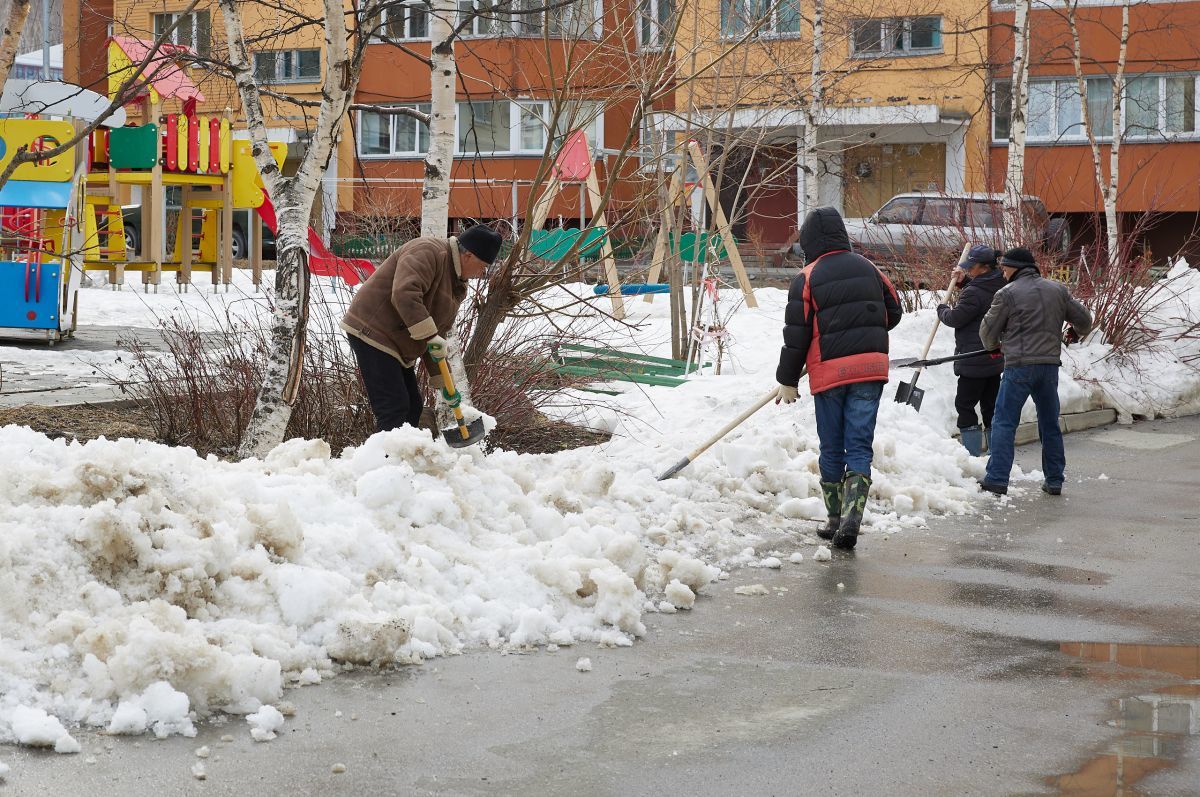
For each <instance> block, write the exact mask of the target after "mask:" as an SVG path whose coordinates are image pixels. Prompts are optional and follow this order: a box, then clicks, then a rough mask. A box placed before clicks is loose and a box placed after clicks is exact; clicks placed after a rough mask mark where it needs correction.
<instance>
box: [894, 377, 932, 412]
mask: <svg viewBox="0 0 1200 797" xmlns="http://www.w3.org/2000/svg"><path fill="white" fill-rule="evenodd" d="M924 398H925V390H924V388H919V387H916V386H915V385H912V384H910V383H908V382H901V383H900V384H899V385H897V386H896V403H897V404H907V405H909V406H910V407H912V408H913V409H914V410H916V411H917V412H920V411H921V401H922V400H923V399H924Z"/></svg>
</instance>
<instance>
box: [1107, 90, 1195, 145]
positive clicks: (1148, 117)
mask: <svg viewBox="0 0 1200 797" xmlns="http://www.w3.org/2000/svg"><path fill="white" fill-rule="evenodd" d="M1124 105H1125V108H1124V112H1125V134H1126V135H1128V136H1131V137H1141V138H1161V137H1164V136H1173V135H1179V134H1185V133H1195V132H1196V76H1195V75H1140V76H1138V77H1131V78H1129V79H1128V80H1127V81H1126V84H1125V103H1124Z"/></svg>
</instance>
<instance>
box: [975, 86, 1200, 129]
mask: <svg viewBox="0 0 1200 797" xmlns="http://www.w3.org/2000/svg"><path fill="white" fill-rule="evenodd" d="M1196 84H1197V80H1196V75H1131V76H1129V77H1127V78H1126V82H1125V99H1124V101H1123V103H1122V111H1121V120H1120V122H1121V125H1120V129H1121V131H1123V135H1124V136H1127V137H1130V138H1167V137H1172V136H1180V135H1191V134H1194V133H1196V131H1197V119H1196V105H1197V102H1196V99H1197V98H1196ZM1086 85H1087V109H1088V117H1089V118H1090V119H1091V123H1092V130H1093V133H1094V135H1095V136H1096V137H1097V138H1100V139H1107V138H1112V136H1113V106H1112V81H1111V80H1110V79H1109V78H1107V77H1097V78H1087V81H1086ZM1011 91H1012V89H1011V87H1010V84H1009V83H1007V82H1001V83H997V84H996V85H995V100H994V103H993V126H992V134H993V136H994V137H995V139H996V140H1000V141H1003V140H1005V139H1007V138H1008V136H1009V132H1010V128H1011V125H1010V120H1009V117H1010V116H1011V113H1012V100H1011V97H1010V94H1011ZM1027 121H1028V128H1027V131H1026V132H1027V137H1028V139H1029V140H1030V141H1059V140H1068V141H1084V140H1086V139H1087V130H1086V129H1085V128H1084V124H1083V108H1082V106H1081V103H1080V97H1079V84H1078V82H1077V81H1076V80H1075V78H1066V79H1063V80H1034V81H1030V83H1029V111H1028V120H1027Z"/></svg>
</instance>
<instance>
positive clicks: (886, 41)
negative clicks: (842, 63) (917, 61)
mask: <svg viewBox="0 0 1200 797" xmlns="http://www.w3.org/2000/svg"><path fill="white" fill-rule="evenodd" d="M918 19H936V20H937V21H938V28H937V35H938V44H937V45H936V46H934V47H913V46H912V27H913V23H914V22H916V21H917V20H918ZM871 22H877V23H879V29H880V30H879V49H878V50H859V49H858V48H857V46H856V45H855V43H854V40H855V34H856V33H857V30H858V26H859V25H863V24H866V23H871ZM944 24H945V17H943V16H942V15H941V14H918V15H915V16H910V17H882V18H880V17H872V18H868V19H855V20H852V21H851V22H850V56H851V57H852V58H912V57H916V56H921V55H938V54H940V53H944V52H945V51H946V47H945V35H946V32H945V30H944ZM897 28H898V29H899V30H897ZM897 32H899V34H900V47H899V49H897V48H896V47H895V46H894V44H893V42H894V41H895V36H896V34H897Z"/></svg>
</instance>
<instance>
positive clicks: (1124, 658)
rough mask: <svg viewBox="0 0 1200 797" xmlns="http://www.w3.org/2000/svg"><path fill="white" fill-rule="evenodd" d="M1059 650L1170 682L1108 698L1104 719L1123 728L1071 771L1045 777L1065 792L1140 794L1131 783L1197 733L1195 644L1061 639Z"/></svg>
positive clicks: (1166, 761) (1199, 674) (1199, 692)
mask: <svg viewBox="0 0 1200 797" xmlns="http://www.w3.org/2000/svg"><path fill="white" fill-rule="evenodd" d="M1059 652H1061V653H1063V654H1065V655H1067V656H1071V657H1073V658H1078V659H1082V660H1084V661H1088V662H1096V663H1106V664H1115V665H1117V666H1120V667H1132V668H1137V669H1141V670H1152V671H1154V672H1159V673H1165V674H1168V675H1172V676H1175V677H1177V678H1180V679H1184V680H1186V681H1190V683H1175V684H1170V685H1167V686H1163V687H1161V688H1159V689H1154V690H1153V691H1151V692H1149V693H1146V694H1140V695H1133V696H1129V697H1122V698H1118V699H1116V700H1114V701H1113V712H1114V717H1113V719H1112V720H1110V722H1109V724H1110V725H1111V726H1113V727H1115V728H1120V729H1121V730H1122V731H1123V733H1122V734H1121V736H1119V737H1117V738H1116V739H1115V740H1113V741H1112V742H1109V743H1107V744H1106V745H1105V747H1104V748H1103V749H1102V750H1100V751H1098V752H1097V753H1095V754H1094V755H1092V756H1091V757H1090V758H1088V759H1087V761H1085V762H1084V763H1083V765H1082V766H1080V767H1079V768H1078V769H1077V770H1075V771H1074V772H1070V773H1067V774H1063V775H1053V776H1051V777H1048V778H1046V782H1047V783H1048V784H1049V785H1050V786H1051V787H1052V788H1055V789H1057V791H1056V792H1055V793H1056V794H1058V795H1063V796H1064V797H1067V796H1068V795H1069V797H1113V795H1121V796H1122V797H1139V796H1140V795H1145V792H1143V791H1140V790H1139V789H1137V788H1136V785H1137V784H1138V783H1139V782H1140V781H1141V780H1143V779H1144V778H1146V777H1147V776H1148V775H1151V774H1153V773H1154V772H1158V771H1159V770H1162V769H1167V768H1170V767H1173V766H1175V765H1176V764H1177V763H1179V759H1180V757H1181V756H1182V755H1183V753H1184V750H1185V748H1186V747H1187V745H1188V741H1187V739H1188V737H1190V736H1197V735H1200V645H1126V644H1110V643H1093V642H1064V643H1062V644H1061V645H1059Z"/></svg>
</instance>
